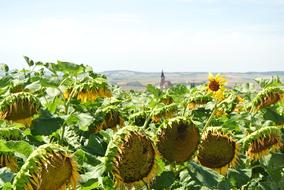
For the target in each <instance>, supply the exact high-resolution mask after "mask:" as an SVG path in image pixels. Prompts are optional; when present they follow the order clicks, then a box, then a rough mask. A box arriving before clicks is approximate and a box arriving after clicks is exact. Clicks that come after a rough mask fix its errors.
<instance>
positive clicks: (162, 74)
mask: <svg viewBox="0 0 284 190" xmlns="http://www.w3.org/2000/svg"><path fill="white" fill-rule="evenodd" d="M161 80H165V75H164V71H163V69H162V73H161Z"/></svg>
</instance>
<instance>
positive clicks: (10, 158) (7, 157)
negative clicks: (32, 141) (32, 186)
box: [0, 151, 19, 172]
mask: <svg viewBox="0 0 284 190" xmlns="http://www.w3.org/2000/svg"><path fill="white" fill-rule="evenodd" d="M2 167H7V168H10V169H11V171H12V172H17V171H18V169H19V167H18V162H17V157H16V156H15V154H14V153H13V152H10V151H7V152H6V151H0V168H2Z"/></svg>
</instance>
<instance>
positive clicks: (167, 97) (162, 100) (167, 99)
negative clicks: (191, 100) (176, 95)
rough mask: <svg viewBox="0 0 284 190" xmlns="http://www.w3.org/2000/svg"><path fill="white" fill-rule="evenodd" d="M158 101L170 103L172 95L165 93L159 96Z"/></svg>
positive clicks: (172, 100)
mask: <svg viewBox="0 0 284 190" xmlns="http://www.w3.org/2000/svg"><path fill="white" fill-rule="evenodd" d="M160 102H162V103H164V104H165V105H170V104H171V103H173V102H174V99H173V97H172V96H170V95H169V94H168V93H166V94H165V95H163V96H162V97H161V99H160Z"/></svg>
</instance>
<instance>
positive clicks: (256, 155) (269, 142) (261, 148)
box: [244, 126, 282, 160]
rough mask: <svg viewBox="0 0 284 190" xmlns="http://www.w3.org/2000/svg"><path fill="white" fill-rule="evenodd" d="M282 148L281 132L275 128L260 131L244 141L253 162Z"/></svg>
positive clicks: (247, 153)
mask: <svg viewBox="0 0 284 190" xmlns="http://www.w3.org/2000/svg"><path fill="white" fill-rule="evenodd" d="M281 146H282V142H281V130H280V129H279V128H278V127H275V126H268V127H263V128H261V129H258V130H256V131H254V132H253V133H251V134H249V135H248V136H247V137H246V138H245V139H244V149H245V150H246V155H247V156H248V158H249V159H251V160H259V159H260V158H262V157H263V156H265V155H267V154H269V152H270V151H276V150H279V149H280V148H281Z"/></svg>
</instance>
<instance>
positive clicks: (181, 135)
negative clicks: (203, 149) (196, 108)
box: [157, 117, 200, 163]
mask: <svg viewBox="0 0 284 190" xmlns="http://www.w3.org/2000/svg"><path fill="white" fill-rule="evenodd" d="M199 140H200V135H199V130H198V128H197V127H196V126H195V125H194V124H193V123H192V122H191V121H190V120H188V119H187V118H184V117H176V118H173V119H170V120H169V121H167V122H165V123H164V124H163V125H162V126H161V128H160V129H159V131H158V133H157V147H158V150H159V152H160V154H161V155H162V157H163V158H164V159H166V160H168V161H169V162H176V163H182V162H185V161H187V160H189V159H190V158H191V156H192V155H193V154H194V152H195V151H196V149H197V147H198V144H199Z"/></svg>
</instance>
